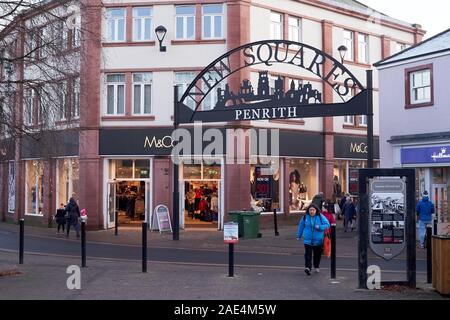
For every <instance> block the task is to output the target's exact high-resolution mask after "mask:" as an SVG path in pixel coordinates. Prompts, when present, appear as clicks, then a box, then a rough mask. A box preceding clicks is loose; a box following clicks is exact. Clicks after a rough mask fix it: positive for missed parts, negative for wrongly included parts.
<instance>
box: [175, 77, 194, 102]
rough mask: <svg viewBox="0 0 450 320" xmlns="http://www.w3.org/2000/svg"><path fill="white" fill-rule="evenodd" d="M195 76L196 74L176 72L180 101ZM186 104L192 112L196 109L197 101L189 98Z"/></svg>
mask: <svg viewBox="0 0 450 320" xmlns="http://www.w3.org/2000/svg"><path fill="white" fill-rule="evenodd" d="M195 76H196V75H195V72H175V85H176V86H177V89H178V99H181V97H182V96H183V94H184V92H185V91H186V90H187V88H188V87H189V85H190V84H191V83H192V81H194V79H195ZM184 103H185V104H186V105H187V106H188V107H189V108H191V109H192V110H194V109H195V101H194V100H193V99H191V98H189V97H188V98H186V99H185V101H184Z"/></svg>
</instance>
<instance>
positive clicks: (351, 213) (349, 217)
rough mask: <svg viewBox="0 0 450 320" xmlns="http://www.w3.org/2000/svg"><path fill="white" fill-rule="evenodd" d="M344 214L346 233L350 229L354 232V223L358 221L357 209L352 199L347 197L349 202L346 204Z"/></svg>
mask: <svg viewBox="0 0 450 320" xmlns="http://www.w3.org/2000/svg"><path fill="white" fill-rule="evenodd" d="M342 212H343V213H344V232H347V230H348V228H349V227H350V228H351V230H352V231H353V230H354V224H353V223H354V221H355V220H356V207H355V204H354V203H353V199H352V197H347V201H346V202H345V204H344V208H343V210H342Z"/></svg>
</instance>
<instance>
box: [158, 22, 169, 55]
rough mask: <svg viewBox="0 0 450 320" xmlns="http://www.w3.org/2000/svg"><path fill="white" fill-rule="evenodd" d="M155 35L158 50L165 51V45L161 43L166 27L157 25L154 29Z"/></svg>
mask: <svg viewBox="0 0 450 320" xmlns="http://www.w3.org/2000/svg"><path fill="white" fill-rule="evenodd" d="M155 33H156V37H157V38H158V41H159V51H161V52H166V47H165V46H163V45H162V42H163V40H164V38H165V37H166V33H167V29H166V28H165V27H164V26H158V27H157V28H156V29H155Z"/></svg>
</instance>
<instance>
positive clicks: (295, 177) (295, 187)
mask: <svg viewBox="0 0 450 320" xmlns="http://www.w3.org/2000/svg"><path fill="white" fill-rule="evenodd" d="M289 192H290V193H291V198H290V202H291V207H292V208H293V209H294V210H296V209H298V207H299V192H300V173H299V172H298V170H297V169H295V170H294V171H292V172H291V173H290V174H289Z"/></svg>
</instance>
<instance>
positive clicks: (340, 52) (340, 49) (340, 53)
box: [338, 45, 348, 64]
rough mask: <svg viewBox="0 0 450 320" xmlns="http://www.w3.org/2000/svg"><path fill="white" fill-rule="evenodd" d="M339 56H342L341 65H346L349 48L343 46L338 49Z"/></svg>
mask: <svg viewBox="0 0 450 320" xmlns="http://www.w3.org/2000/svg"><path fill="white" fill-rule="evenodd" d="M338 51H339V55H340V56H341V63H342V64H344V59H345V55H346V54H347V51H348V49H347V47H346V46H344V45H342V46H340V47H339V48H338Z"/></svg>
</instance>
